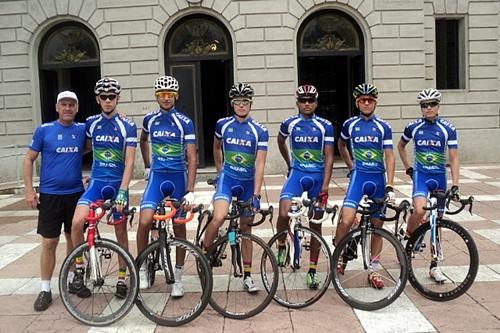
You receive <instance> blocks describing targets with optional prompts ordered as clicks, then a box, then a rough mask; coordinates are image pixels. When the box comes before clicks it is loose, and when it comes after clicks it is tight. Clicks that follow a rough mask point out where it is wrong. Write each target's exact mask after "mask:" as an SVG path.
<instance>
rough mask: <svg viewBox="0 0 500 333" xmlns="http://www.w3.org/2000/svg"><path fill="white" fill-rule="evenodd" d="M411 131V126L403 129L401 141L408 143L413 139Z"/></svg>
mask: <svg viewBox="0 0 500 333" xmlns="http://www.w3.org/2000/svg"><path fill="white" fill-rule="evenodd" d="M412 132H413V130H412V126H411V124H408V125H406V127H405V129H404V130H403V134H402V135H401V139H402V140H403V141H405V142H409V141H410V140H411V139H413V133H412Z"/></svg>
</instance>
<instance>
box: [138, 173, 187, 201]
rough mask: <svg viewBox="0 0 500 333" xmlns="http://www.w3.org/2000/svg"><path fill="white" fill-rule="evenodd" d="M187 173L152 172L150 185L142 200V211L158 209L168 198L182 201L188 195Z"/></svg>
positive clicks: (147, 186)
mask: <svg viewBox="0 0 500 333" xmlns="http://www.w3.org/2000/svg"><path fill="white" fill-rule="evenodd" d="M186 176H187V175H186V172H184V171H172V172H158V171H151V173H150V175H149V180H148V184H147V185H146V189H145V190H144V194H143V195H142V200H141V210H143V209H152V210H156V207H157V206H158V204H159V203H160V201H162V200H163V199H165V198H166V197H169V198H170V199H173V200H181V199H182V198H183V197H184V195H185V194H186Z"/></svg>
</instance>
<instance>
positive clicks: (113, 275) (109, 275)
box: [59, 239, 139, 326]
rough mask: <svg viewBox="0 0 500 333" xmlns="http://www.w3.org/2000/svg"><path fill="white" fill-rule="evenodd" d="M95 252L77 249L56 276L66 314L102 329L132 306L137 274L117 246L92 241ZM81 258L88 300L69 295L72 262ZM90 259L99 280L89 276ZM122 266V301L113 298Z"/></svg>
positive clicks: (83, 248)
mask: <svg viewBox="0 0 500 333" xmlns="http://www.w3.org/2000/svg"><path fill="white" fill-rule="evenodd" d="M94 249H95V250H89V247H88V244H87V243H82V244H80V245H79V246H77V247H76V248H75V249H74V250H73V251H72V252H71V253H70V254H69V255H68V256H67V257H66V259H65V260H64V262H63V264H62V266H61V271H60V273H59V293H60V295H61V301H62V303H63V304H64V307H65V308H66V309H67V310H68V312H69V313H70V314H71V315H72V316H73V317H75V318H76V319H78V320H79V321H81V322H82V323H84V324H86V325H90V326H106V325H109V324H112V323H114V322H116V321H118V320H120V319H121V318H123V317H124V316H125V315H126V314H127V313H128V312H129V311H130V310H131V309H132V307H133V306H134V302H135V298H136V296H137V291H138V289H139V287H138V273H137V269H136V266H135V263H134V259H133V258H132V256H131V255H130V254H129V253H128V252H127V251H126V250H125V249H123V248H122V247H121V246H120V245H118V243H115V242H114V241H111V240H108V239H99V240H96V241H95V245H94ZM80 254H81V255H83V258H84V263H85V274H84V285H85V286H86V287H87V288H88V289H89V290H90V292H91V296H90V297H88V298H80V297H79V296H78V295H77V294H78V293H77V294H74V293H70V290H69V289H70V284H71V283H72V280H73V271H74V262H75V258H76V257H77V256H79V255H80ZM92 255H93V256H94V258H95V262H96V264H97V267H98V269H99V270H100V276H99V277H98V279H97V280H96V279H95V277H94V276H93V274H92V273H91V272H92V270H93V267H92V263H91V262H92V260H90V258H91V256H92ZM120 263H121V265H122V266H123V265H125V267H126V272H127V274H128V276H127V278H126V279H125V281H124V282H125V285H126V286H127V294H126V297H125V298H119V297H116V296H115V291H116V284H117V282H118V271H119V267H120Z"/></svg>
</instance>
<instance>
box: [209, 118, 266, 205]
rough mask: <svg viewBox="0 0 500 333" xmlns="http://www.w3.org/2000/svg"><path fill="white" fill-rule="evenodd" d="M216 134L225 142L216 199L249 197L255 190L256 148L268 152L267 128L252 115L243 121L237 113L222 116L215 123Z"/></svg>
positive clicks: (244, 198) (228, 199)
mask: <svg viewBox="0 0 500 333" xmlns="http://www.w3.org/2000/svg"><path fill="white" fill-rule="evenodd" d="M215 136H216V137H217V139H219V140H221V141H222V150H223V153H224V163H223V165H222V170H221V172H220V176H219V179H218V181H217V190H216V192H215V194H214V201H215V200H226V201H228V202H231V199H232V197H233V196H235V197H237V198H238V200H242V201H247V200H249V199H250V198H251V197H252V195H253V191H254V178H255V158H256V156H257V151H258V150H262V151H267V147H268V141H269V134H268V132H267V129H266V128H265V127H264V126H263V125H261V124H260V123H258V122H256V121H255V120H253V119H252V118H251V117H249V118H247V119H246V120H245V121H243V122H239V121H238V120H236V116H232V117H227V118H222V119H219V120H218V121H217V124H216V126H215Z"/></svg>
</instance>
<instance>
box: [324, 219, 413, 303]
mask: <svg viewBox="0 0 500 333" xmlns="http://www.w3.org/2000/svg"><path fill="white" fill-rule="evenodd" d="M372 236H375V237H377V236H378V237H381V238H382V250H381V252H380V253H377V254H374V253H372V251H371V249H370V246H366V245H365V242H366V243H367V244H371V241H370V240H371V237H372ZM366 238H367V239H365V240H363V239H362V236H361V229H355V230H352V231H350V232H349V233H348V234H347V235H346V236H345V237H344V238H342V239H341V240H340V242H339V244H338V245H337V247H336V248H335V250H334V251H333V259H332V260H333V278H332V281H333V285H334V287H335V290H336V291H337V293H338V294H339V296H340V297H341V298H342V299H343V300H344V301H345V302H346V303H347V304H349V305H350V306H352V307H354V308H357V309H361V310H368V311H372V310H377V309H381V308H383V307H385V306H387V305H389V304H391V303H392V302H394V301H395V300H396V298H397V297H398V296H399V295H400V294H401V293H402V292H403V289H404V287H405V284H406V280H407V277H408V268H407V259H406V254H405V253H404V250H403V247H402V246H401V243H399V242H398V240H397V239H396V238H395V237H394V236H393V235H392V234H391V233H389V232H388V231H386V230H383V229H379V228H371V229H368V230H367V231H366ZM367 240H368V241H367ZM363 246H365V249H364V251H363V249H362V247H363ZM363 254H365V259H364V258H363ZM377 255H378V257H379V258H380V261H379V262H378V263H373V264H371V263H370V262H367V260H366V258H368V260H369V258H373V257H376V256H377ZM374 272H375V273H376V274H378V277H379V278H380V279H381V280H382V281H383V282H384V287H383V288H380V289H375V288H373V287H372V286H371V284H370V282H369V280H368V277H369V275H370V274H372V273H374Z"/></svg>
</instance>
